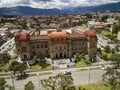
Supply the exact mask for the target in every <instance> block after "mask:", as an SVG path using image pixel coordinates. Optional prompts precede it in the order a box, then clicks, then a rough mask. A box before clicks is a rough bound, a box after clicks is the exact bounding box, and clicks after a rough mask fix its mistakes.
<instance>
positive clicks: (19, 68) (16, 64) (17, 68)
mask: <svg viewBox="0 0 120 90" xmlns="http://www.w3.org/2000/svg"><path fill="white" fill-rule="evenodd" d="M26 68H27V67H26V65H25V64H24V63H19V62H17V61H14V62H12V63H11V65H10V68H9V69H10V71H13V72H14V75H15V73H16V72H17V71H19V72H20V73H21V77H22V75H23V72H24V70H26Z"/></svg>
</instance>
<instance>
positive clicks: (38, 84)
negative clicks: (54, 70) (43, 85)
mask: <svg viewBox="0 0 120 90" xmlns="http://www.w3.org/2000/svg"><path fill="white" fill-rule="evenodd" d="M36 75H37V77H38V90H40V78H39V73H37V74H36Z"/></svg>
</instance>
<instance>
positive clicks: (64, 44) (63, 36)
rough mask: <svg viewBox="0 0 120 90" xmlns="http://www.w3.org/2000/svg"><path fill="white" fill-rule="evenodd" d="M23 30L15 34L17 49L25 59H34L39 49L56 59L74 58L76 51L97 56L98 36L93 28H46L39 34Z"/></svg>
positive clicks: (22, 58)
mask: <svg viewBox="0 0 120 90" xmlns="http://www.w3.org/2000/svg"><path fill="white" fill-rule="evenodd" d="M30 33H31V32H30V31H28V32H25V33H24V32H23V33H20V34H17V35H16V36H15V43H16V49H17V51H18V54H19V55H20V57H21V60H23V61H30V60H32V59H33V57H34V55H35V53H36V52H37V51H45V52H46V57H48V58H51V59H52V60H54V59H61V58H72V57H73V56H74V55H75V54H76V53H79V54H81V55H82V54H89V55H92V56H95V54H96V49H97V36H96V33H95V32H94V31H92V30H85V31H83V32H81V30H79V29H77V30H76V29H72V30H71V33H69V32H67V31H66V30H60V29H58V30H57V29H56V30H44V31H41V32H40V34H39V35H37V36H35V35H34V33H33V34H30Z"/></svg>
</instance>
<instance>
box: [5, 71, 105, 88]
mask: <svg viewBox="0 0 120 90" xmlns="http://www.w3.org/2000/svg"><path fill="white" fill-rule="evenodd" d="M59 72H61V70H58V71H57V70H55V71H54V74H49V75H40V76H38V75H37V74H36V76H32V77H28V78H27V79H23V80H16V79H14V84H15V90H24V85H25V84H26V83H27V82H28V81H32V82H33V83H34V85H35V90H39V83H40V81H39V80H41V79H44V78H48V77H49V76H54V75H56V74H57V73H59ZM103 73H104V71H103V70H88V71H72V77H73V79H74V85H82V84H89V82H90V83H96V82H101V81H102V74H103ZM6 81H7V83H8V84H10V85H12V79H6ZM40 90H43V89H42V88H41V85H40Z"/></svg>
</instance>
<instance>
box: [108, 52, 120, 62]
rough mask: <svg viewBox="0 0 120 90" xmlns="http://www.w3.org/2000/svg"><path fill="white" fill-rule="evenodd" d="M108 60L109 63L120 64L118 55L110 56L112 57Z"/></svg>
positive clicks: (119, 55)
mask: <svg viewBox="0 0 120 90" xmlns="http://www.w3.org/2000/svg"><path fill="white" fill-rule="evenodd" d="M110 60H111V61H114V62H118V63H120V54H112V55H111V56H110Z"/></svg>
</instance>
